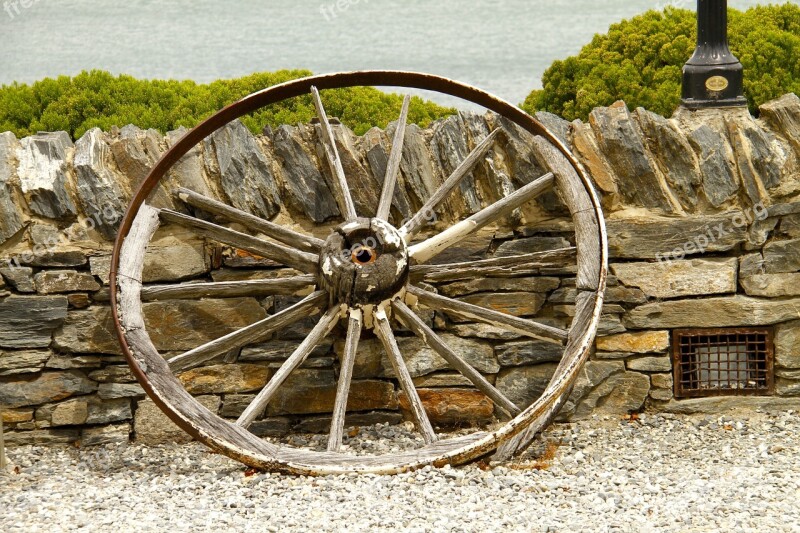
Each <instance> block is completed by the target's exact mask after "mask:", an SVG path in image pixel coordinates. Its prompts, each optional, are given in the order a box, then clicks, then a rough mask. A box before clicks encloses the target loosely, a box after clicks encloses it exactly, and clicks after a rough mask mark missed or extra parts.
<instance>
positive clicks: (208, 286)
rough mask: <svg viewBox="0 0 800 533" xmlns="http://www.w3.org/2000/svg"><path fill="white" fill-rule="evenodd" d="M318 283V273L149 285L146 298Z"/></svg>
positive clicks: (230, 294)
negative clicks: (256, 278) (288, 276)
mask: <svg viewBox="0 0 800 533" xmlns="http://www.w3.org/2000/svg"><path fill="white" fill-rule="evenodd" d="M315 283H316V278H315V277H314V276H310V275H309V276H293V277H290V278H276V279H258V280H247V281H220V282H215V283H184V284H181V285H148V286H144V287H142V301H144V302H152V301H156V300H196V299H199V298H237V297H242V296H252V297H262V296H272V295H275V294H297V293H298V292H301V291H303V290H305V289H308V287H310V286H312V285H314V284H315Z"/></svg>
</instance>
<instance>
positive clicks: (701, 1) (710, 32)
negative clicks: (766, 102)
mask: <svg viewBox="0 0 800 533" xmlns="http://www.w3.org/2000/svg"><path fill="white" fill-rule="evenodd" d="M743 70H744V69H743V68H742V64H741V63H740V62H739V60H738V59H736V57H735V56H734V55H733V54H732V53H731V51H730V48H728V1H727V0H697V48H696V49H695V51H694V55H693V56H692V58H691V59H690V60H689V61H688V62H687V63H686V65H684V67H683V96H682V103H683V105H684V106H685V107H688V108H690V109H699V108H703V107H730V106H746V105H747V100H746V99H745V98H744V87H743V80H744V75H743Z"/></svg>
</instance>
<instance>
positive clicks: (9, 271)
mask: <svg viewBox="0 0 800 533" xmlns="http://www.w3.org/2000/svg"><path fill="white" fill-rule="evenodd" d="M0 274H2V275H3V277H4V278H5V280H6V281H7V282H8V284H9V285H11V286H12V287H14V289H16V291H17V292H36V285H35V284H34V282H33V269H32V268H31V267H17V266H9V267H8V268H0Z"/></svg>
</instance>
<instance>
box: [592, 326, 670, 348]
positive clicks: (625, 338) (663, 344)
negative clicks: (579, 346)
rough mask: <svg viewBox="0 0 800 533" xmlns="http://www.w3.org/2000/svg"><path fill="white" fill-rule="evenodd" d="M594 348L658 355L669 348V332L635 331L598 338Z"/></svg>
mask: <svg viewBox="0 0 800 533" xmlns="http://www.w3.org/2000/svg"><path fill="white" fill-rule="evenodd" d="M596 346H597V349H598V350H601V351H604V352H630V353H658V352H663V351H666V350H667V348H669V332H668V331H636V332H630V333H621V334H619V335H610V336H608V337H598V338H597V342H596Z"/></svg>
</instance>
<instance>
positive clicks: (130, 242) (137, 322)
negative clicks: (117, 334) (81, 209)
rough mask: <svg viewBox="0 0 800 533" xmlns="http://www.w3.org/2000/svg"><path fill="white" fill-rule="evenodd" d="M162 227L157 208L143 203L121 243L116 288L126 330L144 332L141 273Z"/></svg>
mask: <svg viewBox="0 0 800 533" xmlns="http://www.w3.org/2000/svg"><path fill="white" fill-rule="evenodd" d="M159 225H160V221H159V217H158V209H155V208H153V207H150V206H149V205H147V204H142V207H140V208H139V212H138V213H137V214H136V218H135V219H134V221H133V225H132V226H131V230H130V232H129V233H128V236H127V237H125V242H124V243H123V244H122V250H121V252H120V258H119V267H118V268H117V285H118V287H119V298H118V306H119V310H120V313H121V317H120V319H121V320H123V322H122V325H123V327H124V328H125V329H126V330H133V329H145V323H144V313H143V311H142V302H141V299H140V294H139V293H140V291H141V289H142V270H143V269H144V258H145V251H146V250H147V244H148V243H149V242H150V240H151V239H152V238H153V235H155V233H156V231H157V230H158V227H159Z"/></svg>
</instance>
